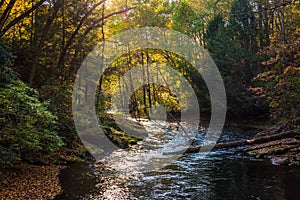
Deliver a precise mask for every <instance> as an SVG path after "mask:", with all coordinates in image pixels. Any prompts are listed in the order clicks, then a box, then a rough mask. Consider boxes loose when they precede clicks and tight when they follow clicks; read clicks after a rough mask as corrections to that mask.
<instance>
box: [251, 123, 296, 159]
mask: <svg viewBox="0 0 300 200" xmlns="http://www.w3.org/2000/svg"><path fill="white" fill-rule="evenodd" d="M276 134H277V135H280V134H282V138H280V139H274V140H271V141H267V142H264V143H261V144H256V145H253V146H251V147H249V148H247V149H246V151H247V152H249V153H250V154H253V155H254V156H256V157H257V158H261V157H266V158H270V159H271V161H272V163H273V164H274V165H300V118H297V119H294V120H291V121H289V122H286V123H284V124H282V125H279V126H274V127H272V128H269V129H266V130H264V131H261V132H259V133H258V134H257V135H256V136H255V138H254V139H256V138H260V137H265V136H272V135H276ZM285 135H286V137H285Z"/></svg>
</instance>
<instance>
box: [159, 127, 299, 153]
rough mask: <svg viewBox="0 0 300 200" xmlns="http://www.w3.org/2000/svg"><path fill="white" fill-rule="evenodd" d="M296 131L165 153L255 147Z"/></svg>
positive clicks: (293, 134)
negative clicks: (254, 145)
mask: <svg viewBox="0 0 300 200" xmlns="http://www.w3.org/2000/svg"><path fill="white" fill-rule="evenodd" d="M295 135H296V132H295V131H286V132H282V133H277V134H274V135H268V136H262V137H258V138H254V139H251V140H239V141H234V142H225V143H219V144H215V145H204V146H195V147H189V148H186V149H183V150H181V151H175V152H165V153H164V154H166V155H168V154H180V153H198V152H200V151H205V149H226V148H233V147H240V146H246V145H253V144H262V143H265V142H270V141H272V140H278V139H282V138H286V137H291V136H295Z"/></svg>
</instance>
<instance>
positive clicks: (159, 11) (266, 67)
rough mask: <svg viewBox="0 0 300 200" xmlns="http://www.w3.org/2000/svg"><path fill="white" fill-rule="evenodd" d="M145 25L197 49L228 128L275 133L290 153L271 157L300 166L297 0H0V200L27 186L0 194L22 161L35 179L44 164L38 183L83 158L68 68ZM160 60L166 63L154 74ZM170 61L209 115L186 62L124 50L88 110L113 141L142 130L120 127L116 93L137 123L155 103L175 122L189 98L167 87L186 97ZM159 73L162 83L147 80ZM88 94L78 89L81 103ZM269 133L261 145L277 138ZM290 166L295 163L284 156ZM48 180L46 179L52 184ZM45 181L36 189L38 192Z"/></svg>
mask: <svg viewBox="0 0 300 200" xmlns="http://www.w3.org/2000/svg"><path fill="white" fill-rule="evenodd" d="M144 27H157V28H164V30H172V31H176V32H179V33H181V34H184V35H186V36H188V37H189V38H190V39H191V40H193V41H194V42H195V43H196V44H197V45H199V46H201V47H203V48H204V49H205V50H206V51H207V53H208V54H209V55H210V57H211V58H212V60H213V61H214V63H215V65H216V66H217V68H218V70H219V72H220V75H221V77H222V80H223V82H224V86H225V90H226V101H227V103H226V105H224V106H226V108H227V114H226V123H225V124H226V125H227V124H235V125H236V126H240V125H241V124H243V125H245V126H249V127H250V126H251V127H255V128H257V129H264V131H263V132H262V134H261V135H260V137H264V138H266V137H269V136H270V135H272V134H277V136H276V139H283V140H284V141H282V140H281V143H280V144H281V145H287V146H289V149H288V150H287V149H286V148H285V146H284V147H282V146H281V147H280V148H281V151H280V153H278V152H277V150H276V152H277V153H278V154H280V155H281V154H283V151H284V153H286V152H289V155H291V154H292V155H293V156H292V157H293V158H292V159H293V161H295V160H296V161H298V163H299V157H300V152H299V148H300V140H299V133H300V128H299V126H300V120H299V118H300V108H299V104H300V103H299V102H300V87H299V84H300V1H298V0H0V88H1V90H0V155H1V158H0V168H1V173H0V181H1V184H0V191H1V193H0V196H4V199H10V198H12V199H24V198H26V196H22V195H23V194H22V193H24V191H25V189H20V190H18V191H19V196H14V195H16V194H15V193H16V192H15V193H14V192H10V193H9V192H8V191H7V189H6V188H9V187H11V185H12V184H14V183H13V182H14V181H17V179H18V177H19V176H20V174H23V173H25V175H24V176H25V177H27V176H29V177H30V175H28V174H27V175H26V171H27V169H28V168H29V169H32V170H33V171H34V172H33V173H37V174H35V175H33V176H32V177H34V178H36V177H38V176H42V175H39V174H43V173H47V170H49V171H51V173H49V174H51V177H50V175H49V177H46V178H45V182H47V181H50V180H52V179H55V177H57V176H58V174H57V173H58V169H61V167H62V166H66V165H69V164H70V163H82V162H91V160H92V159H93V158H91V155H90V152H88V151H87V150H86V147H85V146H84V145H83V144H82V141H81V140H80V138H79V136H78V133H77V131H76V127H75V124H74V119H73V115H74V113H73V110H72V95H73V86H74V83H75V79H76V78H77V77H78V75H77V72H78V70H79V69H80V67H81V66H82V63H83V62H84V60H85V59H86V57H87V56H88V55H89V53H90V52H91V51H92V50H93V49H94V48H95V47H97V45H99V44H104V43H105V42H109V40H110V38H112V37H113V36H114V35H118V34H121V33H122V32H124V31H128V30H133V29H138V28H144ZM123 36H124V37H126V35H123ZM128 37H129V36H128ZM127 39H130V38H127ZM138 65H141V66H142V69H143V73H144V74H143V76H144V81H145V80H146V79H148V80H147V81H148V82H147V81H145V82H147V84H144V85H143V86H142V87H140V88H138V89H137V90H135V91H134V93H133V94H132V95H131V96H130V100H129V105H127V104H126V103H128V102H127V100H126V99H125V96H126V95H125V94H127V93H129V90H130V87H132V86H131V82H132V79H133V78H134V77H131V75H130V76H129V77H127V78H128V80H125V78H124V76H125V75H126V73H127V72H128V71H130V70H132V69H134V68H135V67H136V66H138ZM158 65H159V66H163V67H161V68H156V69H157V70H156V71H155V70H153V68H152V67H153V66H158ZM167 66H170V67H171V68H172V69H175V70H176V71H178V72H180V73H181V74H182V75H183V77H184V78H185V79H186V80H188V82H189V84H190V85H191V87H192V88H193V90H194V92H195V95H196V97H197V100H198V104H199V109H200V111H201V115H200V116H201V120H203V121H208V120H209V119H210V116H211V115H212V110H211V100H210V93H209V91H208V88H207V86H206V84H205V81H204V80H203V78H202V77H201V75H200V74H199V73H197V71H195V68H193V66H192V64H191V63H190V62H189V61H187V60H186V59H185V58H184V57H182V56H180V55H176V54H175V53H173V52H168V51H166V50H162V49H150V48H145V49H130V48H128V49H126V52H125V53H124V54H123V55H122V56H120V57H118V58H117V59H115V60H114V61H113V62H112V63H111V65H110V66H109V67H108V68H107V69H106V70H105V71H104V72H103V75H102V76H101V78H100V80H98V82H97V83H96V84H97V94H96V102H95V109H96V113H97V116H98V118H99V121H100V124H101V126H102V128H103V129H104V130H105V134H106V135H107V137H108V138H109V139H110V140H111V141H112V142H113V143H114V144H116V145H117V146H118V147H120V148H128V147H129V146H130V145H134V144H137V143H138V142H139V141H141V140H142V137H139V135H130V134H128V133H126V132H124V131H122V129H121V128H120V127H118V126H117V124H116V123H115V122H114V119H113V117H112V115H111V114H109V113H108V112H107V111H108V110H112V108H113V105H112V99H113V98H114V96H117V97H118V100H119V102H118V103H119V104H121V106H124V105H125V106H127V107H128V106H129V111H130V115H131V117H133V118H135V119H149V118H151V117H153V115H155V113H154V114H153V113H152V112H151V111H152V108H154V107H157V106H162V108H163V109H164V110H165V111H166V112H167V114H166V115H167V118H168V120H169V121H176V120H177V119H178V118H179V117H180V113H181V112H188V111H189V110H190V109H192V108H193V106H192V105H191V104H189V103H183V104H180V103H179V100H178V98H177V96H176V95H175V94H174V93H173V92H172V90H171V89H170V88H176V90H178V91H179V93H180V95H181V96H182V97H183V99H186V100H185V102H188V100H187V99H191V96H190V94H189V92H188V91H186V90H184V89H182V85H181V84H180V82H178V81H177V79H176V78H175V77H173V75H172V73H171V72H170V71H168V69H167ZM164 67H165V68H164ZM162 75H164V77H166V80H165V79H164V80H163V81H164V82H165V85H159V84H155V83H149V81H150V79H155V77H158V76H162ZM153 77H154V78H153ZM157 79H158V78H157ZM119 80H122V81H123V83H124V84H123V85H121V84H120V82H119ZM152 81H153V80H152ZM150 82H151V81H150ZM82 87H86V90H87V88H88V87H89V85H88V83H87V82H84V81H82ZM115 88H118V90H115ZM116 93H118V94H116ZM85 95H86V94H84V93H83V94H82V93H80V94H78V96H80V97H82V98H83V99H84V98H86V96H85ZM119 114H120V113H119ZM123 114H124V113H123ZM120 115H122V113H121V114H120ZM270 127H277V129H276V128H273V129H272V128H271V129H269V128H270ZM177 129H178V128H177ZM275 129H276V130H275ZM291 132H292V135H291ZM283 133H288V135H284V134H283ZM280 134H281V135H280ZM282 134H283V135H282ZM279 136H280V138H279ZM281 136H282V137H281ZM257 137H259V136H257ZM271 139H272V137H271ZM271 139H268V140H263V142H261V143H264V144H265V142H276V141H270V140H271ZM274 139H275V137H274ZM288 139H290V140H288ZM277 141H278V140H277ZM247 144H252V143H251V142H250V143H247ZM264 144H260V145H264ZM291 145H292V147H291ZM293 145H294V146H293ZM273 146H276V144H275V145H273ZM251 148H252V149H251ZM278 148H279V147H278ZM273 150H274V149H273ZM249 151H251V152H252V153H253V152H254V153H255V155H256V157H260V156H261V155H264V154H269V152H268V153H266V151H268V150H265V149H264V150H262V149H261V148H260V147H258V146H254V147H253V146H252V147H250V150H249ZM274 151H275V150H274ZM272 153H274V152H273V151H272ZM285 161H286V160H285ZM287 162H288V163H291V162H292V161H291V158H290V157H289V158H288V161H287ZM292 163H293V162H292ZM48 168H49V169H48ZM35 170H36V171H37V172H35ZM8 173H10V175H9V174H8ZM13 174H15V175H13ZM52 176H53V177H52ZM11 177H13V178H11ZM29 179H30V178H29ZM46 179H47V181H46ZM50 182H51V183H49V184H50V185H53V184H54V183H55V182H56V181H50ZM298 184H299V182H298ZM45 185H46V184H45ZM45 185H43V186H40V187H42V188H43V189H41V190H46V189H45V188H46V186H45ZM55 187H59V186H57V185H55V186H53V188H55ZM53 191H55V189H54V190H53ZM53 191H51V192H49V191H43V192H45V193H43V192H39V194H38V195H41V196H34V194H36V193H38V192H33V194H32V195H33V196H31V198H38V197H40V198H41V199H52V198H54V196H55V195H56V194H55V192H53ZM57 191H59V189H57ZM46 193H47V194H46ZM20 195H21V196H20ZM24 195H26V194H24ZM30 195H31V194H30ZM43 195H44V196H43ZM47 195H49V196H47ZM9 197H10V198H9ZM13 197H14V198H13ZM27 198H28V196H27ZM29 198H30V197H29ZM95 199H96V198H95Z"/></svg>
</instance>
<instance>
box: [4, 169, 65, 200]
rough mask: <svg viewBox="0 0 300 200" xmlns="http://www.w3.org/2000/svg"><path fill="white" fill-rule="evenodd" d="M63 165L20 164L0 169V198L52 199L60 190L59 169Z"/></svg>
mask: <svg viewBox="0 0 300 200" xmlns="http://www.w3.org/2000/svg"><path fill="white" fill-rule="evenodd" d="M62 168H63V166H37V165H28V164H24V163H23V164H20V165H18V166H17V167H14V168H8V169H5V170H1V171H0V180H1V181H0V199H1V200H10V199H11V200H17V199H53V198H54V197H55V196H56V195H58V194H59V193H61V192H62V190H61V187H60V182H59V177H58V176H59V171H60V170H61V169H62Z"/></svg>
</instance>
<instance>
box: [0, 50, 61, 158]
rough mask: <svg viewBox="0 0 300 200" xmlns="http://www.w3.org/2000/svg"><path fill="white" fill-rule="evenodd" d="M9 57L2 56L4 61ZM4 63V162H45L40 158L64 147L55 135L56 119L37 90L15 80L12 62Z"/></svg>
mask: <svg viewBox="0 0 300 200" xmlns="http://www.w3.org/2000/svg"><path fill="white" fill-rule="evenodd" d="M3 52H5V51H3ZM7 55H9V54H5V53H2V52H1V58H5V57H6V56H7ZM8 59H9V58H8ZM1 62H2V63H1V79H2V80H6V82H5V83H4V84H2V85H1V86H0V87H1V93H0V151H1V152H0V154H1V157H2V159H1V162H2V163H6V162H10V161H11V160H14V159H16V160H26V161H29V162H42V161H41V157H43V156H45V155H48V154H50V153H52V152H54V151H56V150H58V149H59V147H60V146H62V145H63V143H62V141H61V139H60V138H59V136H58V135H57V133H56V123H57V118H56V116H55V115H53V114H52V113H51V112H49V111H48V106H49V102H43V101H40V100H39V94H38V93H37V91H36V90H34V89H31V88H29V87H28V86H26V85H25V84H24V83H23V82H21V81H20V80H18V79H17V78H16V74H15V73H14V72H13V71H12V70H11V69H10V68H9V66H7V65H9V64H10V62H8V61H7V59H1Z"/></svg>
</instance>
